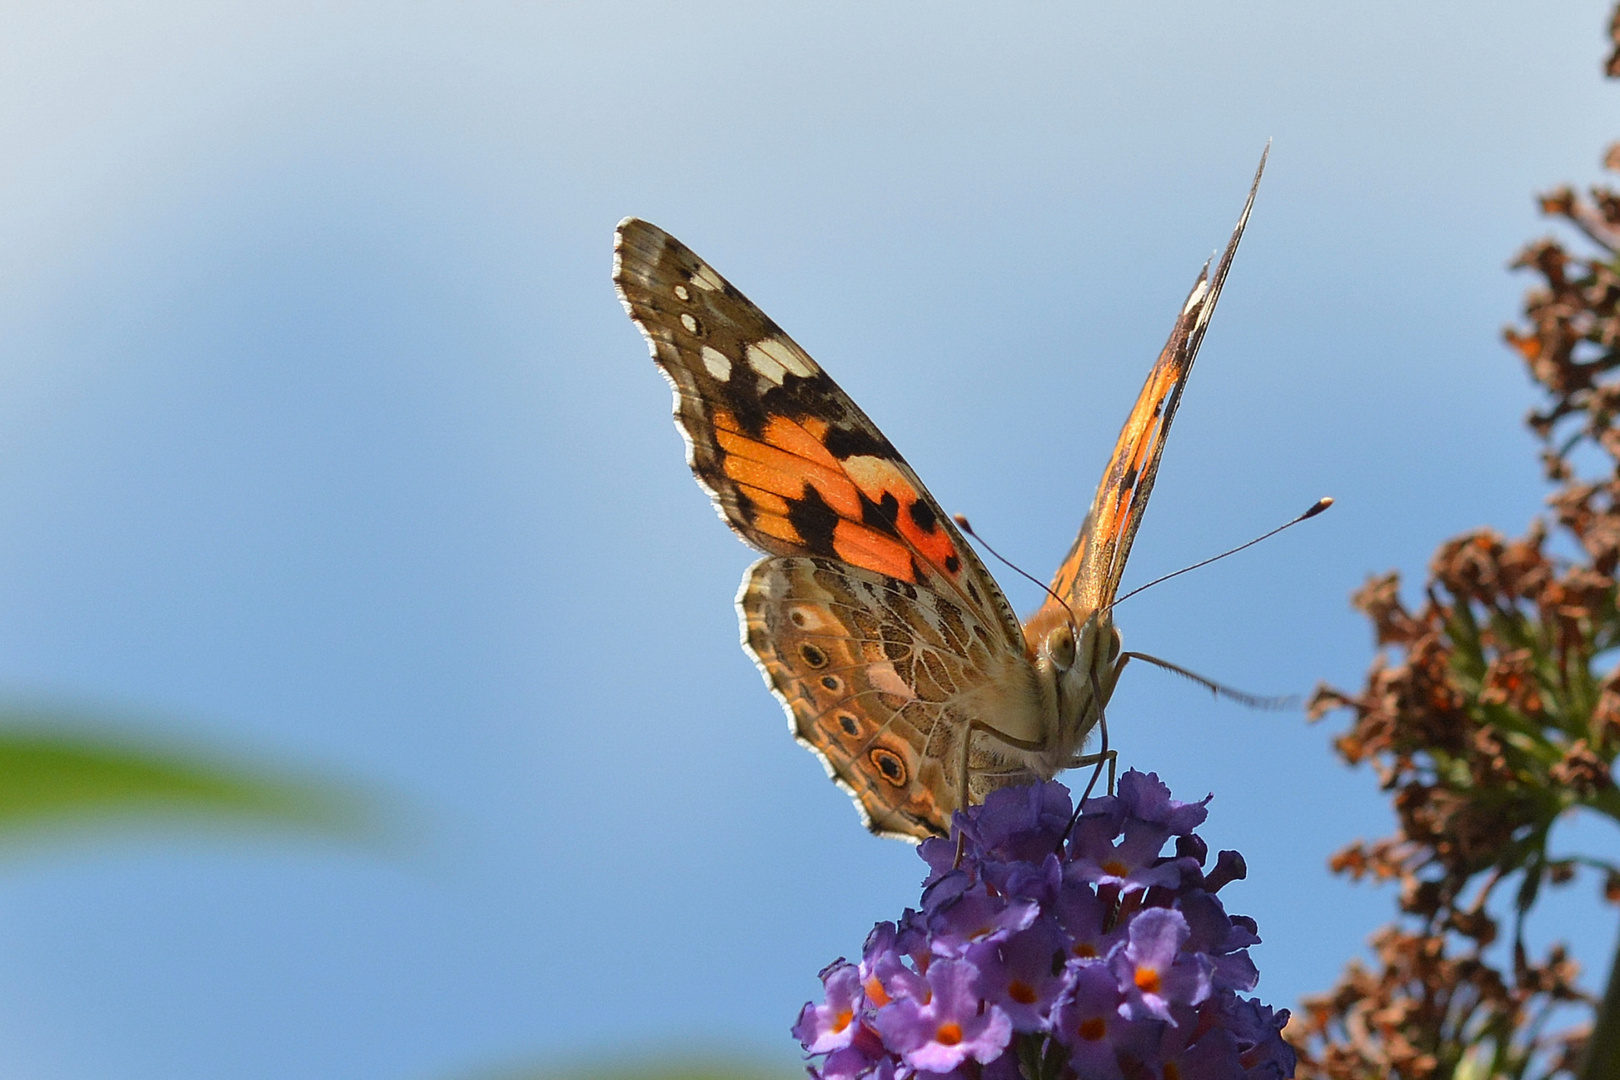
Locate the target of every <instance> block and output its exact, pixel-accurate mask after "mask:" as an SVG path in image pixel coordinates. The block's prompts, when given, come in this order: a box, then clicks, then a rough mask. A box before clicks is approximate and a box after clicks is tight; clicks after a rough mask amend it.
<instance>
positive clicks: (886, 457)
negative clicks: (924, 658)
mask: <svg viewBox="0 0 1620 1080" xmlns="http://www.w3.org/2000/svg"><path fill="white" fill-rule="evenodd" d="M613 278H614V282H615V283H616V284H617V285H618V288H619V295H620V297H621V299H622V300H623V301H624V306H625V309H626V310H627V311H629V313H630V317H631V318H632V319H633V320H634V321H635V322H636V325H638V326H639V327H640V328H641V330H642V333H643V334H645V335H646V337H647V341H648V343H649V344H650V346H651V349H652V354H653V359H654V360H655V361H656V362H657V363H658V366H659V368H660V369H662V371H663V372H664V374H665V376H666V377H668V379H669V381H670V382H671V383H672V384H673V386H674V388H675V419H676V422H677V424H678V425H679V426H680V429H681V431H682V432H683V433H684V435H685V436H686V440H687V444H688V460H689V462H690V464H691V466H692V471H693V472H694V473H695V474H696V475H697V478H698V480H699V481H700V482H701V483H702V484H703V486H704V487H705V488H706V489H707V490H708V492H709V493H710V495H711V497H712V498H713V499H714V503H715V506H716V508H717V509H718V510H719V511H720V514H721V516H722V517H724V518H725V520H726V521H727V523H728V524H730V525H731V527H732V528H733V529H735V530H737V532H738V533H740V534H741V535H742V537H743V538H744V539H745V540H747V541H748V542H749V543H750V544H752V545H753V546H755V547H757V548H759V549H760V550H761V551H764V552H766V553H767V554H770V555H794V556H815V557H819V558H826V559H835V560H838V561H840V562H843V563H847V564H849V565H851V566H855V567H858V568H860V569H863V570H867V571H870V572H873V573H876V574H882V575H885V576H887V577H891V578H894V579H896V580H899V581H905V582H909V583H911V584H914V585H920V586H923V587H926V588H930V589H934V590H936V591H940V592H944V593H950V594H955V595H958V596H960V598H961V599H962V602H963V603H964V604H966V605H967V606H969V607H971V608H973V609H974V610H976V611H978V612H980V613H981V614H982V615H983V616H986V617H987V618H988V621H989V622H990V624H991V625H992V626H995V627H996V628H997V629H998V632H999V633H1000V634H1001V635H1002V638H1003V640H1004V641H1006V642H1007V643H1008V645H1009V646H1012V645H1016V646H1017V647H1018V648H1022V643H1023V638H1022V632H1021V631H1020V630H1019V625H1018V620H1017V618H1016V617H1015V616H1014V614H1013V612H1012V609H1011V607H1010V606H1009V605H1008V604H1007V601H1006V600H1005V598H1004V597H1003V596H1002V594H1001V591H1000V589H999V588H998V587H997V586H996V584H995V582H994V581H993V580H992V579H991V577H990V575H989V573H988V572H986V571H985V569H984V566H983V564H982V563H981V562H980V561H979V559H978V557H977V556H976V555H975V554H974V553H973V551H972V549H971V548H969V547H968V546H967V544H966V542H965V541H964V540H963V539H962V535H961V533H960V532H958V531H957V529H956V526H955V525H954V524H953V523H952V522H951V520H950V518H949V517H948V516H947V515H946V514H945V513H944V511H942V510H941V509H940V507H939V504H938V503H936V502H935V501H934V499H933V497H932V496H930V495H929V494H928V492H927V490H926V489H925V488H924V487H923V485H922V482H921V481H920V480H918V479H917V476H916V474H915V473H914V472H912V470H911V467H910V466H909V465H907V464H906V463H905V461H904V460H903V459H902V458H901V457H900V454H899V453H898V452H897V451H896V450H895V448H894V447H893V445H891V444H890V443H889V440H888V439H886V438H885V437H884V436H883V434H882V433H881V432H880V431H878V429H877V427H876V426H875V425H874V424H873V423H872V422H871V421H870V420H868V419H867V417H866V414H865V413H863V412H861V410H860V408H859V407H857V406H856V404H855V403H854V402H853V401H851V400H850V399H849V396H848V395H846V394H845V393H844V392H843V390H841V389H839V387H838V384H837V383H835V382H833V380H832V379H831V378H829V377H828V376H827V374H826V372H824V371H822V370H821V367H820V366H819V365H818V364H816V362H815V361H814V360H812V359H810V356H809V355H808V354H807V353H806V352H805V351H804V350H803V349H801V348H800V347H799V346H798V345H797V344H796V343H794V341H793V339H792V338H790V337H788V336H787V334H786V333H784V332H783V331H782V329H781V327H779V326H777V325H776V323H774V322H773V321H771V319H770V318H769V317H768V316H766V315H765V313H764V312H762V311H760V310H759V308H757V307H755V306H754V305H753V304H752V303H750V302H749V300H748V298H747V297H745V296H743V294H742V293H741V292H739V291H738V290H737V289H736V288H735V287H733V286H732V285H731V284H730V283H729V282H727V281H726V280H725V279H724V278H722V277H721V276H720V275H719V274H718V273H716V272H715V271H714V269H713V268H712V267H710V266H709V265H708V264H707V263H705V262H704V261H703V260H702V259H700V258H698V257H697V256H696V255H695V254H693V253H692V251H691V250H690V249H689V248H687V247H686V246H685V245H684V244H682V243H681V242H680V241H678V240H676V239H675V238H674V237H672V236H670V235H669V234H668V233H666V232H664V231H663V230H662V229H659V228H658V227H657V226H655V225H650V224H648V223H647V222H645V221H640V220H638V219H635V218H626V219H625V220H624V221H622V222H620V224H619V229H618V234H617V238H616V243H615V258H614V270H613Z"/></svg>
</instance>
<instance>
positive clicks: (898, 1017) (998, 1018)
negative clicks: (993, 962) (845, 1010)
mask: <svg viewBox="0 0 1620 1080" xmlns="http://www.w3.org/2000/svg"><path fill="white" fill-rule="evenodd" d="M978 981H979V971H978V969H977V968H976V967H974V966H973V965H972V964H971V963H969V962H968V961H966V960H939V961H936V962H935V963H933V964H931V965H929V968H928V978H927V993H926V994H925V995H922V996H918V995H909V996H907V997H904V998H901V999H899V1000H898V1001H895V1002H894V1003H893V1004H891V1005H889V1006H888V1007H886V1008H883V1009H879V1010H878V1013H877V1020H876V1027H877V1031H878V1034H879V1035H881V1036H883V1045H884V1046H887V1047H888V1048H889V1049H891V1050H893V1051H894V1052H895V1053H897V1054H899V1055H900V1060H901V1061H902V1062H904V1063H905V1064H906V1065H909V1066H910V1067H911V1068H913V1069H916V1070H920V1071H922V1072H932V1073H945V1072H950V1071H951V1070H952V1069H955V1068H956V1067H957V1066H958V1065H960V1064H962V1062H964V1061H966V1060H967V1059H968V1058H970V1057H971V1058H972V1059H973V1060H974V1061H978V1062H987V1061H994V1060H995V1059H996V1058H998V1057H1000V1056H1001V1054H1002V1051H1004V1050H1006V1049H1007V1040H1008V1039H1009V1038H1011V1037H1012V1022H1011V1021H1010V1020H1008V1018H1007V1014H1006V1013H1005V1012H1003V1011H1002V1010H1001V1009H1000V1008H998V1007H996V1006H995V1005H991V1006H989V1007H988V1008H985V1007H983V1004H984V1003H983V999H982V998H981V997H980V996H979V992H978V985H977V984H978ZM811 1052H812V1053H814V1051H811Z"/></svg>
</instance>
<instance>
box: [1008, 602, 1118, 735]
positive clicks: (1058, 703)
mask: <svg viewBox="0 0 1620 1080" xmlns="http://www.w3.org/2000/svg"><path fill="white" fill-rule="evenodd" d="M1111 615H1112V613H1111V611H1110V610H1109V609H1107V608H1104V609H1101V610H1099V611H1093V612H1091V613H1090V614H1089V615H1087V616H1086V617H1085V618H1084V619H1077V618H1075V617H1074V616H1073V615H1071V614H1070V613H1069V611H1068V610H1067V606H1066V605H1064V606H1058V605H1051V606H1048V607H1046V608H1043V609H1042V610H1041V611H1039V612H1037V613H1036V614H1035V616H1034V617H1033V618H1031V619H1030V621H1029V622H1028V623H1027V624H1026V625H1025V628H1024V633H1025V639H1026V641H1027V643H1028V645H1029V647H1030V650H1031V652H1032V653H1033V660H1034V666H1035V672H1036V675H1037V677H1038V678H1039V680H1040V682H1041V684H1042V690H1043V696H1044V697H1045V698H1046V700H1047V701H1048V702H1049V703H1050V707H1051V711H1050V713H1049V715H1052V716H1054V717H1055V719H1056V721H1057V730H1056V731H1054V732H1051V733H1049V735H1048V737H1047V738H1046V739H1045V740H1044V741H1045V743H1046V746H1047V747H1048V748H1049V749H1050V750H1051V751H1052V752H1053V753H1054V755H1056V756H1060V757H1062V758H1063V759H1065V760H1066V759H1067V758H1068V756H1070V755H1072V754H1073V753H1074V752H1075V751H1076V750H1077V749H1078V748H1079V745H1080V743H1081V742H1082V741H1083V740H1084V739H1085V736H1086V733H1087V732H1089V731H1090V730H1091V728H1092V726H1093V725H1095V724H1096V722H1097V715H1098V706H1099V705H1100V704H1106V702H1107V701H1108V697H1109V695H1110V694H1111V693H1112V692H1113V689H1114V680H1115V679H1116V678H1117V677H1118V663H1119V655H1120V648H1121V644H1120V636H1119V630H1118V629H1117V628H1115V626H1114V620H1113V618H1112V617H1111ZM1054 760H1055V759H1054Z"/></svg>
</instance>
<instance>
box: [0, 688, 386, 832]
mask: <svg viewBox="0 0 1620 1080" xmlns="http://www.w3.org/2000/svg"><path fill="white" fill-rule="evenodd" d="M367 818H368V815H367V814H366V813H365V808H364V805H363V801H362V800H361V799H360V798H359V797H358V796H357V795H356V794H354V793H352V792H350V791H347V790H346V789H343V788H341V787H339V786H338V785H337V784H335V783H333V782H330V781H320V780H314V779H310V778H306V777H300V776H296V775H293V774H291V773H288V772H285V771H282V770H278V769H276V768H274V767H272V766H268V765H262V764H255V763H251V762H245V761H241V760H229V759H226V758H224V757H221V756H216V755H214V754H211V753H209V752H207V751H204V750H201V749H198V748H197V747H195V746H191V745H184V744H178V743H174V742H168V741H164V740H160V739H156V738H138V737H136V736H134V735H131V734H129V733H127V732H118V731H116V730H115V729H113V728H111V727H110V726H109V725H107V724H106V723H105V722H94V723H87V722H86V721H85V720H84V718H82V717H79V716H69V715H66V714H62V715H53V714H49V713H44V712H40V711H32V710H21V709H15V708H6V707H0V844H5V843H7V842H11V841H14V840H17V839H21V838H24V837H27V836H29V835H30V834H38V833H41V832H44V831H47V830H50V829H53V828H61V827H64V826H69V827H74V828H76V829H87V828H97V827H105V826H108V825H124V824H128V823H134V822H154V821H156V822H174V821H183V822H185V823H188V824H200V825H217V826H228V827H234V828H242V827H246V826H258V827H275V828H292V829H296V830H303V831H315V832H320V833H326V834H344V835H349V836H355V835H358V834H359V833H360V832H362V831H364V830H365V827H366V824H367Z"/></svg>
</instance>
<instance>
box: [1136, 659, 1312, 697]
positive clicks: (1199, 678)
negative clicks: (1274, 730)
mask: <svg viewBox="0 0 1620 1080" xmlns="http://www.w3.org/2000/svg"><path fill="white" fill-rule="evenodd" d="M1124 655H1126V656H1128V657H1130V658H1131V659H1132V660H1140V661H1142V662H1143V663H1144V664H1152V665H1153V666H1154V667H1161V668H1164V670H1166V671H1168V672H1171V673H1172V674H1175V675H1180V676H1181V677H1182V678H1183V679H1191V680H1192V681H1193V682H1195V683H1197V684H1198V685H1199V686H1202V687H1203V688H1204V689H1205V690H1208V691H1209V692H1210V693H1211V694H1214V695H1215V696H1216V697H1223V698H1227V699H1228V700H1231V701H1235V702H1237V703H1238V704H1239V705H1246V706H1248V707H1249V708H1251V709H1263V710H1265V711H1267V712H1278V711H1281V710H1283V709H1293V708H1297V707H1298V705H1299V698H1298V696H1296V695H1294V694H1284V695H1282V696H1280V697H1261V696H1260V695H1258V694H1249V693H1245V692H1244V691H1242V690H1236V689H1233V688H1232V687H1230V686H1227V685H1226V684H1225V683H1218V682H1216V681H1215V680H1214V679H1211V678H1209V677H1208V676H1207V675H1200V674H1198V672H1196V671H1189V670H1187V669H1186V668H1184V667H1182V666H1181V665H1180V664H1172V663H1171V662H1170V661H1168V660H1162V659H1160V658H1159V657H1157V656H1154V655H1152V654H1151V653H1143V652H1127V653H1125V654H1124Z"/></svg>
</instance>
